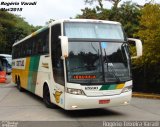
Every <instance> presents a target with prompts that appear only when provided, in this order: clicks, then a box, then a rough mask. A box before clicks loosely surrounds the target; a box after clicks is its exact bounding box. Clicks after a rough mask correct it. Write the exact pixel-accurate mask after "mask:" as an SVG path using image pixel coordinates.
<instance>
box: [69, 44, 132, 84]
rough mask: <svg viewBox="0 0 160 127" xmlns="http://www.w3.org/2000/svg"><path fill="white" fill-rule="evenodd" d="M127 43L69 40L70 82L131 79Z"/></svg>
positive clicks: (106, 81) (105, 81) (101, 81)
mask: <svg viewBox="0 0 160 127" xmlns="http://www.w3.org/2000/svg"><path fill="white" fill-rule="evenodd" d="M125 45H126V44H125V43H113V42H112V43H111V42H69V57H68V58H67V75H68V81H69V82H74V83H75V82H76V83H108V82H122V81H127V80H131V74H130V59H129V58H130V57H129V54H128V52H127V51H128V49H127V46H125Z"/></svg>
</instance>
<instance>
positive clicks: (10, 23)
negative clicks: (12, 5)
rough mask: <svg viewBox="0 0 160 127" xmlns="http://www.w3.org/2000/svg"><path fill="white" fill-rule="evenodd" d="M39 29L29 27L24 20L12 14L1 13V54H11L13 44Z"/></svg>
mask: <svg viewBox="0 0 160 127" xmlns="http://www.w3.org/2000/svg"><path fill="white" fill-rule="evenodd" d="M36 29H37V27H34V26H32V25H29V24H28V23H27V22H26V21H25V20H24V19H23V18H21V17H19V16H17V15H13V14H11V13H8V12H5V11H0V53H9V54H10V53H11V50H12V44H13V43H14V42H16V41H18V40H20V39H22V38H24V37H25V36H27V35H28V34H30V33H31V32H33V31H35V30H36Z"/></svg>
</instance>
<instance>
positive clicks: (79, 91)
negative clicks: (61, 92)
mask: <svg viewBox="0 0 160 127" xmlns="http://www.w3.org/2000/svg"><path fill="white" fill-rule="evenodd" d="M66 92H67V93H70V94H75V95H85V94H84V92H83V90H80V89H73V88H66Z"/></svg>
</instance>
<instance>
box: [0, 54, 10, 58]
mask: <svg viewBox="0 0 160 127" xmlns="http://www.w3.org/2000/svg"><path fill="white" fill-rule="evenodd" d="M0 56H2V57H10V58H11V57H12V55H9V54H0Z"/></svg>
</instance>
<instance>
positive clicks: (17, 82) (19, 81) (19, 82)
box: [16, 77, 24, 92]
mask: <svg viewBox="0 0 160 127" xmlns="http://www.w3.org/2000/svg"><path fill="white" fill-rule="evenodd" d="M16 84H17V88H18V90H19V91H20V92H23V91H24V89H23V88H22V87H21V80H20V78H19V77H18V79H17V80H16Z"/></svg>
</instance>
